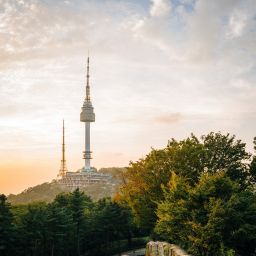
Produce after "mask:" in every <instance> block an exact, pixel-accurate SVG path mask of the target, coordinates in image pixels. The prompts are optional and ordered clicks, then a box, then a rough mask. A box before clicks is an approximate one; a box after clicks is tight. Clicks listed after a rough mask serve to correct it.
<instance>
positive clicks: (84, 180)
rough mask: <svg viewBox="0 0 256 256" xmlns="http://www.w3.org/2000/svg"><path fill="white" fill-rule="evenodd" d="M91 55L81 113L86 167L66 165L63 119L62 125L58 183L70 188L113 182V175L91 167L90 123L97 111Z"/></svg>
mask: <svg viewBox="0 0 256 256" xmlns="http://www.w3.org/2000/svg"><path fill="white" fill-rule="evenodd" d="M89 78H90V76H89V57H88V58H87V74H86V95H85V99H84V102H83V106H82V111H81V113H80V121H81V122H84V123H85V150H84V151H83V159H84V160H85V163H84V167H83V168H82V169H81V170H78V171H77V172H69V171H68V170H67V166H66V158H65V127H64V120H63V127H62V159H61V167H60V170H59V174H58V183H59V184H61V185H64V186H67V187H70V188H82V187H87V186H89V185H91V184H95V183H111V180H112V178H111V175H109V174H105V173H101V172H97V170H96V169H95V168H92V167H91V159H92V151H91V145H90V125H91V122H95V113H94V109H93V106H92V102H91V97H90V84H89Z"/></svg>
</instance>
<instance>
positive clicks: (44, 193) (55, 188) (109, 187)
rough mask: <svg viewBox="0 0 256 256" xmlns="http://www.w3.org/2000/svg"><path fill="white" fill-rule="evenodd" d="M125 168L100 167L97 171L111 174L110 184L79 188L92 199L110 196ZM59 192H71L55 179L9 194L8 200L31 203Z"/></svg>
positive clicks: (50, 199) (116, 187) (16, 202)
mask: <svg viewBox="0 0 256 256" xmlns="http://www.w3.org/2000/svg"><path fill="white" fill-rule="evenodd" d="M124 171H125V168H118V167H111V168H102V169H100V170H99V172H103V173H108V174H110V175H111V176H112V183H111V184H93V185H90V186H88V187H86V188H83V189H81V191H83V192H84V193H85V194H86V195H88V196H90V197H91V198H92V199H93V200H98V199H100V198H103V197H112V196H113V195H114V194H115V193H116V192H117V189H118V187H119V185H120V184H121V183H122V179H123V178H122V177H123V172H124ZM61 192H71V190H70V189H69V188H67V187H64V186H60V185H59V184H58V183H57V182H56V181H52V182H45V183H43V184H40V185H37V186H35V187H31V188H28V189H26V190H24V191H23V192H22V193H20V194H18V195H13V194H11V195H9V196H8V201H9V202H10V203H12V204H23V203H31V202H34V201H45V202H52V201H53V200H54V198H55V197H56V195H58V194H59V193H61Z"/></svg>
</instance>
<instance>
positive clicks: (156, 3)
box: [150, 0, 171, 17]
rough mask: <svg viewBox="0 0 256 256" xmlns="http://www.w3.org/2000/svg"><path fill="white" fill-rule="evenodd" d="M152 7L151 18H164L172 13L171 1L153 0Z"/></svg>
mask: <svg viewBox="0 0 256 256" xmlns="http://www.w3.org/2000/svg"><path fill="white" fill-rule="evenodd" d="M151 2H152V6H151V9H150V14H151V16H154V17H163V16H166V15H168V14H169V13H170V11H171V2H170V1H169V0H151Z"/></svg>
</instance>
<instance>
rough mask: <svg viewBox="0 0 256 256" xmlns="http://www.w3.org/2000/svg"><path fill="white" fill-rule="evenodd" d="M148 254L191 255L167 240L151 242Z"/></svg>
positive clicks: (147, 248) (153, 255) (154, 255)
mask: <svg viewBox="0 0 256 256" xmlns="http://www.w3.org/2000/svg"><path fill="white" fill-rule="evenodd" d="M146 256H189V255H188V254H187V253H186V252H184V251H183V250H181V249H180V248H179V247H178V246H176V245H174V244H169V243H166V242H153V241H151V242H149V243H147V247H146Z"/></svg>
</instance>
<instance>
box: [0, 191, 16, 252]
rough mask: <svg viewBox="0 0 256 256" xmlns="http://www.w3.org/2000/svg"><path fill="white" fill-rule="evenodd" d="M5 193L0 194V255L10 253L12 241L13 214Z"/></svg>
mask: <svg viewBox="0 0 256 256" xmlns="http://www.w3.org/2000/svg"><path fill="white" fill-rule="evenodd" d="M6 200H7V198H6V196H5V195H3V194H1V195H0V255H3V256H8V255H11V253H12V248H13V242H14V226H13V215H12V213H11V211H10V204H9V203H7V201H6Z"/></svg>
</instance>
